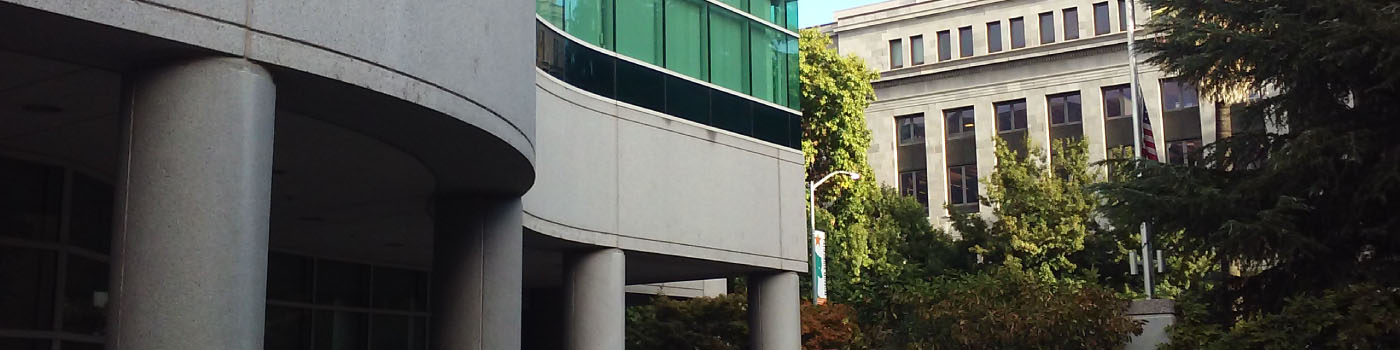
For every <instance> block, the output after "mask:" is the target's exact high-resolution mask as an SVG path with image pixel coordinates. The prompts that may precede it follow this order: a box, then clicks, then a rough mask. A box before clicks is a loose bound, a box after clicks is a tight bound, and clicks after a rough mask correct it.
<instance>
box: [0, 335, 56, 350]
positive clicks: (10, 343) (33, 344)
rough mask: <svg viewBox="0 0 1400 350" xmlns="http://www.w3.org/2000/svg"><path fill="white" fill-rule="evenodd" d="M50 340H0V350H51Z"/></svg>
mask: <svg viewBox="0 0 1400 350" xmlns="http://www.w3.org/2000/svg"><path fill="white" fill-rule="evenodd" d="M51 347H52V345H50V343H49V340H48V339H23V338H0V349H5V350H49V349H51Z"/></svg>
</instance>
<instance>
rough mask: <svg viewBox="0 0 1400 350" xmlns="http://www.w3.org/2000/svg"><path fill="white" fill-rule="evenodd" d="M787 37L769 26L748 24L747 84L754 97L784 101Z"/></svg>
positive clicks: (779, 102) (785, 99) (785, 91)
mask: <svg viewBox="0 0 1400 350" xmlns="http://www.w3.org/2000/svg"><path fill="white" fill-rule="evenodd" d="M786 50H787V37H786V35H784V34H783V33H782V32H779V31H777V30H776V29H772V28H769V27H768V26H760V25H755V26H751V27H749V54H750V59H749V65H750V67H751V68H750V69H749V70H750V79H751V82H750V84H751V85H752V88H753V97H757V98H761V99H763V100H765V101H769V102H773V103H777V104H780V105H781V104H786V103H787V74H786V73H785V70H786V69H787V57H784V56H783V51H786Z"/></svg>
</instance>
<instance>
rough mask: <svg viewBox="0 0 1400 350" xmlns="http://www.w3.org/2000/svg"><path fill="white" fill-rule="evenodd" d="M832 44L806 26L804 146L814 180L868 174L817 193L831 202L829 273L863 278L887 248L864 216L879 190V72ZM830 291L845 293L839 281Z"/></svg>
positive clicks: (826, 216) (826, 219)
mask: <svg viewBox="0 0 1400 350" xmlns="http://www.w3.org/2000/svg"><path fill="white" fill-rule="evenodd" d="M829 46H831V39H830V38H827V37H826V35H825V34H822V33H821V32H818V31H816V30H813V29H808V30H803V31H802V33H801V38H800V41H799V51H800V52H799V55H800V57H801V61H802V67H801V79H802V113H803V116H802V119H803V123H802V129H803V130H802V150H803V153H804V154H805V157H806V161H807V181H808V182H812V181H816V180H819V179H820V178H821V177H822V176H825V175H826V174H828V173H831V172H832V171H836V170H846V171H854V172H856V173H860V174H864V175H867V177H866V178H865V179H863V180H861V181H849V180H848V179H847V178H845V177H837V178H834V179H833V180H832V182H830V183H828V184H825V185H823V187H822V188H821V189H820V191H818V192H817V198H816V202H817V204H818V206H819V207H820V206H825V207H826V210H825V212H824V213H822V214H823V215H820V216H819V219H820V220H819V223H818V225H817V226H818V227H819V229H822V230H824V231H826V232H827V242H829V243H828V244H827V260H828V261H830V262H832V263H829V264H827V267H828V270H827V276H829V280H831V281H849V280H858V279H860V278H861V272H862V271H864V270H866V269H867V268H869V267H870V266H872V265H875V264H877V263H878V262H879V261H880V260H882V259H883V257H882V256H881V255H879V254H878V252H880V251H883V249H881V248H880V247H878V245H879V244H880V243H879V242H878V239H876V238H872V236H871V234H870V232H869V231H868V230H867V227H868V226H867V225H866V224H867V221H866V220H867V216H866V215H864V214H865V212H866V210H867V207H868V198H869V197H870V196H871V194H872V193H874V192H877V191H878V190H879V189H878V187H877V186H876V185H875V182H874V181H872V180H870V179H869V175H872V172H871V170H870V165H869V164H868V163H866V150H867V149H868V147H869V146H870V130H869V129H867V128H866V123H865V108H866V107H867V106H869V105H870V101H873V100H874V99H875V90H874V88H872V87H871V86H870V82H871V81H872V80H874V79H876V78H878V77H879V74H878V73H875V72H874V71H872V70H871V69H870V68H869V67H867V66H866V65H865V61H864V60H862V59H860V58H859V57H856V56H853V55H850V56H841V55H840V54H838V53H837V52H836V50H834V49H831V48H829ZM813 209H815V208H813ZM818 211H819V212H821V210H818ZM828 290H831V291H832V292H833V293H835V294H840V288H839V286H838V287H837V288H828ZM804 295H805V293H804Z"/></svg>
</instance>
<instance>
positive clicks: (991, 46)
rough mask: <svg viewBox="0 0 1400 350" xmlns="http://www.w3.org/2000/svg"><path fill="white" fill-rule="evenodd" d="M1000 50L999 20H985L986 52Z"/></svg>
mask: <svg viewBox="0 0 1400 350" xmlns="http://www.w3.org/2000/svg"><path fill="white" fill-rule="evenodd" d="M993 52H1001V21H996V22H987V53H993Z"/></svg>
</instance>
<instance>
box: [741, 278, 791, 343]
mask: <svg viewBox="0 0 1400 350" xmlns="http://www.w3.org/2000/svg"><path fill="white" fill-rule="evenodd" d="M797 294H798V291H797V273H795V272H779V273H774V274H754V275H750V276H749V339H750V343H751V344H752V346H753V347H752V349H754V350H797V349H801V348H802V319H801V310H800V309H799V301H798V295H797Z"/></svg>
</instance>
